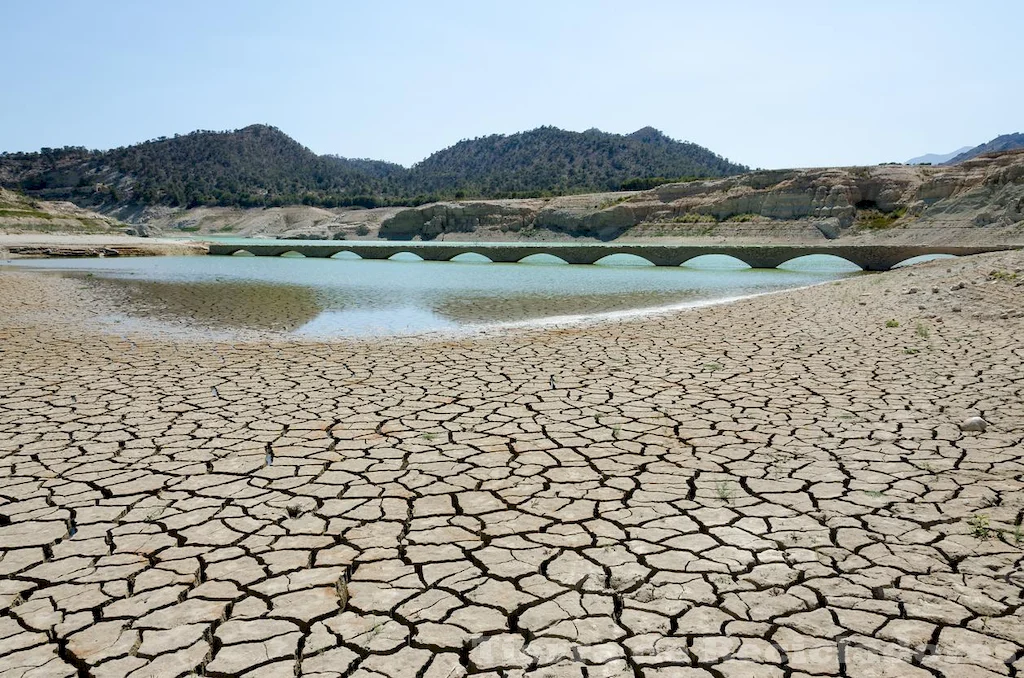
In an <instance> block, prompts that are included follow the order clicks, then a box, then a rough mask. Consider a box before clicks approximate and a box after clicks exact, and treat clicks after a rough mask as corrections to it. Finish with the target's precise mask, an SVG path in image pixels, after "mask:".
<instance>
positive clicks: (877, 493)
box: [864, 490, 885, 499]
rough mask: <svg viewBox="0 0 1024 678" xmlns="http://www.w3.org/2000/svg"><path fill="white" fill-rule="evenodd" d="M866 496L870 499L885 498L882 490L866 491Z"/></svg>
mask: <svg viewBox="0 0 1024 678" xmlns="http://www.w3.org/2000/svg"><path fill="white" fill-rule="evenodd" d="M864 494H866V495H868V496H869V497H875V498H876V499H877V498H878V497H884V496H885V493H884V492H882V491H880V490H864Z"/></svg>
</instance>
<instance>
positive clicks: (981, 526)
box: [967, 513, 992, 540]
mask: <svg viewBox="0 0 1024 678" xmlns="http://www.w3.org/2000/svg"><path fill="white" fill-rule="evenodd" d="M967 524H968V525H970V526H971V534H973V535H974V536H975V537H977V538H978V539H982V540H985V539H988V538H989V537H991V536H992V528H991V527H989V519H988V515H987V514H985V513H975V514H974V515H973V516H971V517H970V519H969V520H968V521H967Z"/></svg>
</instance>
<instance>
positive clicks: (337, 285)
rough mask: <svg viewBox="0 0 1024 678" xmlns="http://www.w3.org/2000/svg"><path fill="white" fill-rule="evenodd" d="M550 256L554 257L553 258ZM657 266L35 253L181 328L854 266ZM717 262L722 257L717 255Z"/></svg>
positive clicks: (312, 329)
mask: <svg viewBox="0 0 1024 678" xmlns="http://www.w3.org/2000/svg"><path fill="white" fill-rule="evenodd" d="M552 258H553V257H552ZM694 263H695V265H700V266H702V267H701V268H691V267H689V266H686V267H678V268H676V267H653V266H646V265H644V266H630V265H627V266H567V265H558V266H544V265H541V266H537V265H533V266H530V265H522V264H490V263H468V262H467V263H454V262H423V261H365V260H362V259H356V260H344V259H312V258H306V259H301V258H287V257H283V258H268V257H154V258H125V259H79V260H57V259H53V260H36V261H25V262H20V263H18V264H12V267H22V266H24V267H29V268H44V269H48V270H56V271H61V272H63V273H64V274H69V275H75V276H77V277H80V278H81V279H82V280H85V281H87V282H88V284H90V285H92V286H94V287H96V288H97V290H98V291H99V292H100V293H101V294H103V295H104V296H105V297H106V298H114V299H117V300H118V302H119V309H121V311H122V313H123V315H124V316H127V317H128V318H129V319H139V320H146V321H152V322H162V323H167V324H170V325H173V326H174V327H175V328H177V329H180V328H181V327H188V328H196V329H212V330H220V331H223V330H227V331H231V330H256V331H275V332H283V333H288V334H298V335H303V336H383V335H393V334H407V333H418V332H425V331H433V330H452V329H459V328H465V327H478V326H486V325H491V324H502V323H509V322H524V321H533V320H538V321H539V320H542V319H545V318H551V317H556V316H557V317H562V316H595V315H598V314H604V313H612V312H621V311H631V310H636V309H651V308H658V307H666V306H677V305H683V304H691V303H701V302H707V301H709V300H715V299H723V298H729V297H737V296H743V295H749V294H757V293H761V292H770V291H774V290H780V289H785V288H790V287H797V286H802V285H809V284H814V283H818V282H823V281H826V280H830V279H834V278H837V277H842V276H844V275H848V274H847V273H842V272H836V271H825V272H821V271H793V270H791V271H780V270H758V269H750V268H746V269H741V270H737V269H731V270H730V269H707V268H703V266H705V265H708V262H694ZM711 263H712V264H713V263H714V261H713V260H712V262H711Z"/></svg>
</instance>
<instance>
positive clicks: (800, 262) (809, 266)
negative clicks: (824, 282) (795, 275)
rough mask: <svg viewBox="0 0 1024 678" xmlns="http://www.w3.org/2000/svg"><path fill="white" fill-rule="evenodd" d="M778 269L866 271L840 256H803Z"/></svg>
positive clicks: (787, 261)
mask: <svg viewBox="0 0 1024 678" xmlns="http://www.w3.org/2000/svg"><path fill="white" fill-rule="evenodd" d="M776 268H781V269H784V270H787V271H829V272H835V273H847V272H849V273H854V272H856V271H862V270H864V269H863V268H862V267H861V266H860V264H858V263H856V262H854V261H850V260H849V259H847V258H846V257H841V256H839V255H838V254H803V255H801V256H799V257H793V258H792V259H787V260H786V261H784V262H782V263H781V264H779V265H778V266H776Z"/></svg>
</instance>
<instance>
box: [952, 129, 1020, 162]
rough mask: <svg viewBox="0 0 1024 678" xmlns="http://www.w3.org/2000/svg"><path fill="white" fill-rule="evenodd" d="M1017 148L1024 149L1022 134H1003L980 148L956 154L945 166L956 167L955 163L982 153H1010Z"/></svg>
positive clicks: (976, 147)
mask: <svg viewBox="0 0 1024 678" xmlns="http://www.w3.org/2000/svg"><path fill="white" fill-rule="evenodd" d="M1017 148H1024V134H1022V133H1020V132H1018V133H1016V134H1004V135H1002V136H998V137H996V138H995V139H993V140H992V141H989V142H987V143H984V144H981V145H980V146H975V147H974V148H971V149H968V150H967V151H964V152H963V153H958V154H957V155H956V156H955V157H953V158H950V159H949V160H947V161H946V163H945V164H947V165H956V164H957V163H961V162H963V161H964V160H970V159H971V158H974V157H977V156H979V155H981V154H983V153H998V152H999V151H1012V150H1014V149H1017Z"/></svg>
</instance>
